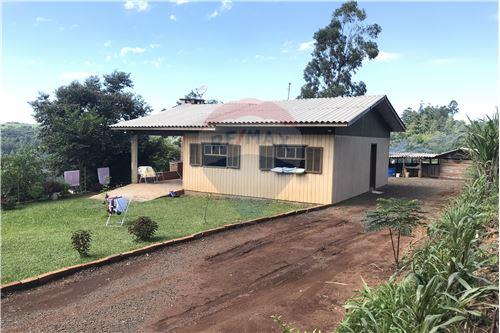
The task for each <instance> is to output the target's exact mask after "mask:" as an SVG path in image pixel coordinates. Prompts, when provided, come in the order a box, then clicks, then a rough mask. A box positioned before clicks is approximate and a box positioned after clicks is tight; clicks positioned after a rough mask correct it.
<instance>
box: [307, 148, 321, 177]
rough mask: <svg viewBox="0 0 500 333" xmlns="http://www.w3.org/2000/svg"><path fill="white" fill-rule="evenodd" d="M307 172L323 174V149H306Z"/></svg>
mask: <svg viewBox="0 0 500 333" xmlns="http://www.w3.org/2000/svg"><path fill="white" fill-rule="evenodd" d="M306 172H310V173H322V172H323V148H321V147H306Z"/></svg>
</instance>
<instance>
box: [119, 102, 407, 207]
mask: <svg viewBox="0 0 500 333" xmlns="http://www.w3.org/2000/svg"><path fill="white" fill-rule="evenodd" d="M184 102H185V103H184V104H181V105H179V106H176V107H174V108H172V109H170V110H166V111H163V112H160V113H158V114H154V115H151V116H147V117H143V118H138V119H133V120H129V121H123V122H120V123H118V124H116V125H113V126H112V128H113V129H114V130H121V131H126V132H127V133H130V135H131V157H132V158H131V172H132V177H131V178H132V182H137V167H138V165H139V164H138V157H137V142H138V135H141V134H148V135H163V136H181V137H182V162H183V172H182V173H183V179H182V186H183V188H184V190H186V191H198V192H208V193H217V194H224V195H234V196H249V197H259V198H269V199H278V200H286V201H298V202H307V203H317V204H329V203H336V202H340V201H342V200H345V199H348V198H351V197H354V196H356V195H359V194H362V193H364V192H367V191H369V190H370V189H375V188H378V187H381V186H383V185H385V184H387V178H388V176H387V167H388V166H387V160H388V157H389V139H390V133H391V132H401V131H404V130H405V127H404V124H403V122H402V121H401V119H400V118H399V116H398V114H397V113H396V111H395V110H394V108H393V107H392V105H391V103H390V102H389V99H388V98H387V97H386V96H385V95H379V96H359V97H335V98H315V99H296V100H285V101H274V102H262V101H258V100H244V101H239V102H231V103H226V104H203V103H201V104H200V103H190V101H189V100H186V101H184Z"/></svg>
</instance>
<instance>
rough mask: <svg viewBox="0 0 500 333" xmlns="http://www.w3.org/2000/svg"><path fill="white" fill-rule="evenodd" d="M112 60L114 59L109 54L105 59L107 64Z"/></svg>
mask: <svg viewBox="0 0 500 333" xmlns="http://www.w3.org/2000/svg"><path fill="white" fill-rule="evenodd" d="M111 59H113V57H112V56H111V55H109V54H108V55H107V56H106V58H105V60H106V62H110V61H111Z"/></svg>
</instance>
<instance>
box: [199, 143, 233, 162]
mask: <svg viewBox="0 0 500 333" xmlns="http://www.w3.org/2000/svg"><path fill="white" fill-rule="evenodd" d="M203 165H205V166H215V167H224V168H225V167H226V166H227V145H225V144H219V143H204V144H203Z"/></svg>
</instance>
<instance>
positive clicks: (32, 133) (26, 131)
mask: <svg viewBox="0 0 500 333" xmlns="http://www.w3.org/2000/svg"><path fill="white" fill-rule="evenodd" d="M37 132H38V128H37V125H33V124H24V123H16V122H9V123H4V124H0V136H1V140H2V155H9V154H12V153H15V152H17V151H19V150H20V149H21V148H23V147H26V146H36V145H38V144H39V141H38V138H37Z"/></svg>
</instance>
